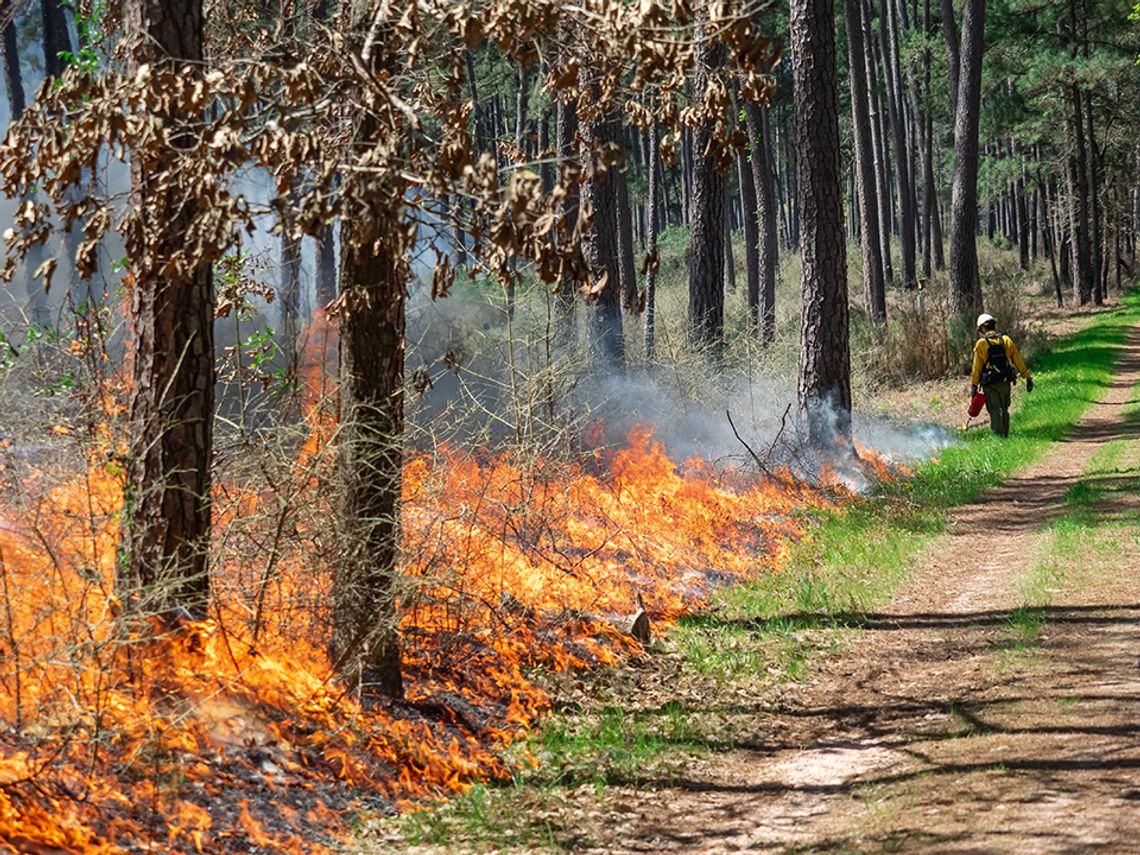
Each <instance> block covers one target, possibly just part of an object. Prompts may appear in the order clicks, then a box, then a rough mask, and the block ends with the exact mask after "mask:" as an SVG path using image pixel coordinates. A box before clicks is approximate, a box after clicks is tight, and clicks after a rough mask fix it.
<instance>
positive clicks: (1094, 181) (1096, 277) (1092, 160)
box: [1081, 33, 1107, 306]
mask: <svg viewBox="0 0 1140 855" xmlns="http://www.w3.org/2000/svg"><path fill="white" fill-rule="evenodd" d="M1085 37H1086V39H1087V37H1088V36H1087V33H1086V36H1085ZM1086 55H1087V45H1086ZM1081 100H1082V101H1083V102H1084V105H1085V118H1086V121H1087V127H1088V134H1089V137H1088V139H1089V152H1088V169H1089V219H1090V220H1091V223H1092V232H1091V235H1090V243H1091V245H1092V257H1091V259H1090V261H1091V266H1092V279H1093V302H1094V303H1096V304H1097V305H1098V306H1101V305H1104V288H1103V286H1102V280H1103V274H1104V272H1105V268H1106V266H1107V265H1106V264H1105V262H1104V219H1103V215H1102V213H1101V207H1100V150H1099V149H1098V148H1097V143H1096V126H1095V124H1094V120H1093V106H1092V93H1091V92H1085V93H1084V96H1083V98H1082V99H1081Z"/></svg>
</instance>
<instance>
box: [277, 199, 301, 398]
mask: <svg viewBox="0 0 1140 855" xmlns="http://www.w3.org/2000/svg"><path fill="white" fill-rule="evenodd" d="M290 220H291V218H287V219H286V223H285V228H284V229H283V230H282V232H281V295H280V297H281V339H282V340H283V342H284V345H285V363H286V364H285V370H286V372H287V376H288V377H295V376H296V373H297V339H298V337H299V336H300V334H301V238H300V237H299V236H294V235H293V234H292V223H291V221H290Z"/></svg>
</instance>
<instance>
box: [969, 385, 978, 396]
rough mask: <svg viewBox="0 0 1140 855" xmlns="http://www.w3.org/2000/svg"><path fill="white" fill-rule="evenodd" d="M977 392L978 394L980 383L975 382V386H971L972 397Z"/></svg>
mask: <svg viewBox="0 0 1140 855" xmlns="http://www.w3.org/2000/svg"><path fill="white" fill-rule="evenodd" d="M976 394H978V385H977V384H976V383H975V384H974V385H973V386H971V387H970V397H971V398H972V397H974V396H975V395H976Z"/></svg>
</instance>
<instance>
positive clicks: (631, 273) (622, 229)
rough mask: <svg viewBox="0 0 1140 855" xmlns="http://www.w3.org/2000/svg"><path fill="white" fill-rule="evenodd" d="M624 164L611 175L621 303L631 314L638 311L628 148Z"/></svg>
mask: <svg viewBox="0 0 1140 855" xmlns="http://www.w3.org/2000/svg"><path fill="white" fill-rule="evenodd" d="M625 153H626V160H625V164H624V165H623V166H622V167H621V168H620V169H618V170H617V172H616V174H615V175H614V176H613V181H614V190H615V192H616V194H617V195H616V199H615V201H616V203H617V208H616V211H615V213H616V216H617V249H618V270H619V271H620V272H621V293H622V298H621V299H622V305H624V306H625V308H626V310H627V311H628V312H629V313H630V314H633V315H636V314H637V311H638V299H637V268H636V267H635V266H634V262H633V210H632V209H631V207H630V204H629V170H630V157H629V148H628V147H626V148H625Z"/></svg>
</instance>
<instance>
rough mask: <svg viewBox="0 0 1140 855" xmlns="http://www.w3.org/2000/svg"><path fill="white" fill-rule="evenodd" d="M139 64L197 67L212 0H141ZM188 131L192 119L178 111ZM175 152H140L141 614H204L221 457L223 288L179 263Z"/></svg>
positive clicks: (136, 167) (126, 587)
mask: <svg viewBox="0 0 1140 855" xmlns="http://www.w3.org/2000/svg"><path fill="white" fill-rule="evenodd" d="M126 23H127V27H128V31H129V32H132V33H134V34H136V36H137V39H138V40H137V42H136V43H135V45H134V48H133V53H132V59H133V61H134V62H135V63H136V64H137V65H142V64H144V63H145V64H149V65H150V66H151V67H152V68H156V69H157V68H169V69H174V68H176V67H177V66H179V65H181V64H183V63H194V64H195V65H194V66H192V67H197V64H198V63H200V62H201V60H202V57H203V44H202V34H203V24H204V22H203V17H202V5H201V2H200V0H181V2H159V0H130V2H129V3H128V4H127V6H126ZM156 118H161V119H163V120H164V121H165V122H166V124H167V126H168V127H170V128H174V129H177V127H178V126H179V125H180V124H181V122H182V121H184V120H185V118H187V117H183V116H178V115H167V116H161V117H156ZM187 144H189V140H187V139H186V138H185V134H184V132H179V131H177V130H174V131H173V136H172V138H171V139H170V148H163V149H160V150H158V151H157V152H155V153H152V154H148V155H145V156H144V155H142V154H139V153H136V154H134V155H133V157H132V160H131V193H132V197H133V198H132V204H133V207H134V208H135V210H136V211H137V212H138V216H139V217H141V219H142V228H143V229H145V230H146V232H147V233H148V234H149V235H151V239H152V240H154V246H155V248H156V251H155V252H153V254H151V255H149V256H147V255H144V256H142V258H147V257H149V258H151V259H152V261H151V263H150V264H144V263H143V262H142V261H138V262H137V264H138V266H136V267H135V269H134V271H133V272H134V274H135V285H134V288H133V289H132V292H131V313H132V322H133V329H134V360H133V362H132V381H133V382H132V384H131V398H130V423H131V441H130V453H129V465H128V467H127V470H128V472H127V483H126V488H125V493H124V495H125V500H124V508H123V514H122V538H121V550H122V560H121V562H120V564H119V568H118V569H119V573H118V579H117V587H118V588H119V590H120V597H121V599H122V600H123V601H124V602H127V603H130V604H132V605H133V607H134V608H135V609H136V610H138V611H139V612H141V613H144V614H146V613H168V612H170V611H171V610H175V609H184V610H186V611H188V612H190V613H192V614H195V615H203V614H204V612H205V608H206V605H207V602H208V599H209V591H210V579H209V566H208V563H207V552H208V544H209V537H210V455H211V451H212V447H213V425H214V332H213V330H214V288H213V284H214V283H213V276H212V271H211V267H210V265H209V264H201V265H199V266H197V267H194V268H192V269H183V268H180V267H178V266H177V265H170V266H169V269H168V265H167V262H168V261H169V260H170V259H172V258H174V257H176V256H177V255H178V254H179V253H180V252H181V251H182V249H183V246H184V241H185V236H186V232H187V231H188V227H189V224H190V221H191V219H192V218H193V216H194V213H195V212H194V209H193V204H194V203H193V202H192V201H190V200H189V199H188V198H187V194H186V192H185V191H182V190H180V189H179V187H178V183H177V180H176V179H174V178H173V173H174V172H175V171H176V170H177V168H178V167H177V161H176V155H175V153H174V152H175V151H176V150H177V149H178V148H180V147H181V146H183V145H187Z"/></svg>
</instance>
